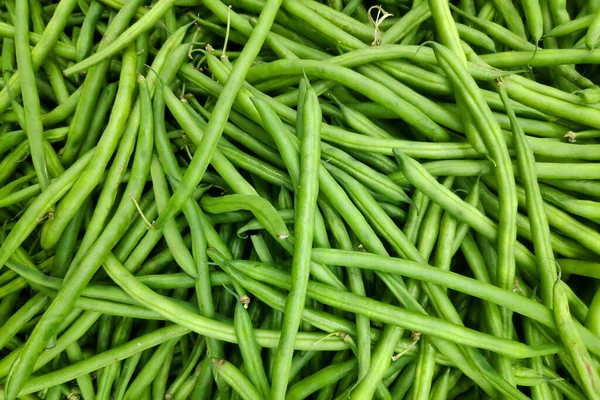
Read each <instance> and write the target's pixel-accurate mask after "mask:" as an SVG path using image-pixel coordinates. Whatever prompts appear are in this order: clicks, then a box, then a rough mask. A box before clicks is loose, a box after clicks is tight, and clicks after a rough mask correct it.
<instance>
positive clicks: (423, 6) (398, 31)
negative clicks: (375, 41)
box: [381, 1, 431, 44]
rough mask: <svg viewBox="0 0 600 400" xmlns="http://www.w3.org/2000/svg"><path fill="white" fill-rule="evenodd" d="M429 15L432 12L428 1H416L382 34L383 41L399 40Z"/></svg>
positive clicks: (383, 42) (392, 41) (393, 41)
mask: <svg viewBox="0 0 600 400" xmlns="http://www.w3.org/2000/svg"><path fill="white" fill-rule="evenodd" d="M429 17H431V12H430V11H429V7H428V5H427V2H425V1H419V2H416V3H414V4H413V7H412V8H411V10H410V11H409V12H408V13H406V14H405V15H404V16H403V17H402V18H400V19H399V20H398V21H397V22H396V23H395V24H394V25H392V26H391V27H390V28H389V29H387V30H386V31H385V32H384V33H383V35H381V43H382V44H386V43H397V42H399V41H400V40H401V39H402V38H403V37H404V36H405V35H406V34H407V33H408V32H410V30H411V28H413V27H416V26H419V24H421V23H422V22H424V21H425V20H427V19H428V18H429Z"/></svg>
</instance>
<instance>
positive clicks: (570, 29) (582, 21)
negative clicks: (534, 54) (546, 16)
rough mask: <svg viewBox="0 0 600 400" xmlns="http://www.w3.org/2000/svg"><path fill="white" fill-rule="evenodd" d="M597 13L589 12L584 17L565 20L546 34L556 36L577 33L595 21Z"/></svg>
mask: <svg viewBox="0 0 600 400" xmlns="http://www.w3.org/2000/svg"><path fill="white" fill-rule="evenodd" d="M595 16H596V14H595V13H592V14H588V15H585V16H582V17H578V18H575V19H573V20H570V21H567V22H564V23H562V24H560V25H557V26H556V27H554V28H553V29H552V30H551V31H550V32H548V33H547V34H546V35H544V36H549V37H556V36H565V35H570V34H572V33H575V32H577V31H579V30H582V29H585V28H587V27H589V26H590V25H591V24H592V22H593V21H594V18H595Z"/></svg>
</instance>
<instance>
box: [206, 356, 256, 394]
mask: <svg viewBox="0 0 600 400" xmlns="http://www.w3.org/2000/svg"><path fill="white" fill-rule="evenodd" d="M211 362H212V363H213V365H214V366H215V367H216V370H217V371H218V373H219V374H220V375H221V376H222V377H223V379H224V380H225V381H226V382H227V383H228V384H229V385H231V387H232V388H233V389H234V390H235V391H236V392H237V393H238V394H239V395H240V397H241V398H242V399H245V400H252V399H257V400H261V399H264V397H263V396H262V394H261V393H260V392H259V391H258V389H256V387H255V386H254V385H253V384H252V382H250V380H248V378H246V376H245V375H244V374H242V373H241V372H240V370H239V369H237V368H236V367H235V366H234V365H233V364H231V363H230V362H227V361H225V360H219V359H213V360H211Z"/></svg>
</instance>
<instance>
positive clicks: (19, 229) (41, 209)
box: [0, 152, 93, 265]
mask: <svg viewBox="0 0 600 400" xmlns="http://www.w3.org/2000/svg"><path fill="white" fill-rule="evenodd" d="M92 157H93V152H89V153H88V154H86V156H85V157H83V158H80V159H79V160H78V161H77V162H76V163H75V164H73V166H72V167H71V168H69V169H68V170H67V171H66V172H65V173H64V174H63V175H61V176H60V177H59V178H58V179H56V180H55V181H54V182H52V183H51V185H50V186H49V187H48V189H47V190H46V192H45V193H43V194H42V195H40V196H39V197H37V198H36V199H35V200H34V202H33V203H32V204H31V205H30V206H29V207H28V208H27V210H26V211H25V213H24V214H23V216H21V218H20V219H19V221H17V223H16V224H15V227H14V228H13V229H12V230H11V232H10V233H9V235H8V236H7V237H6V238H5V239H4V242H3V243H2V246H0V260H2V265H4V264H5V263H6V261H8V259H9V258H10V257H11V255H12V254H13V252H14V251H15V250H16V249H17V248H18V247H19V246H20V245H21V243H22V242H23V241H24V240H25V239H26V237H27V235H29V234H30V233H31V232H32V231H33V229H34V228H35V226H36V225H37V223H38V219H39V218H42V217H43V216H44V215H45V214H46V213H47V211H48V210H49V208H50V207H51V206H52V204H54V203H55V202H56V201H57V200H58V199H60V198H61V197H62V196H63V195H64V194H65V192H66V191H67V190H69V188H70V186H71V185H73V182H74V181H75V180H76V179H77V177H78V176H79V174H80V173H81V171H82V170H83V169H84V168H85V167H86V166H87V164H88V163H89V162H90V160H91V159H92Z"/></svg>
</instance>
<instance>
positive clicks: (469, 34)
mask: <svg viewBox="0 0 600 400" xmlns="http://www.w3.org/2000/svg"><path fill="white" fill-rule="evenodd" d="M456 29H457V30H458V34H459V35H460V38H461V39H462V40H464V41H465V42H468V43H471V44H472V45H474V46H478V47H481V48H482V49H484V50H487V51H489V52H491V53H495V52H496V45H495V43H494V41H493V40H492V39H491V38H490V37H489V36H487V35H486V34H485V33H483V32H481V31H478V30H476V29H474V28H471V27H470V26H468V25H464V24H459V23H457V24H456Z"/></svg>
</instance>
